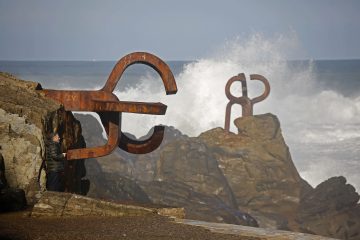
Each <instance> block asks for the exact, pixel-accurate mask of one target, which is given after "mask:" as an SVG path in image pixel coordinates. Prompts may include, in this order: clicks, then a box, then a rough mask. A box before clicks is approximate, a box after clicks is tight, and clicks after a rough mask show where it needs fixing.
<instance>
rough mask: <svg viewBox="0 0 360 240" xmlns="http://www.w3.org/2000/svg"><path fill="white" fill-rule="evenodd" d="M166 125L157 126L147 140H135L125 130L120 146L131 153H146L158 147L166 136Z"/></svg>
mask: <svg viewBox="0 0 360 240" xmlns="http://www.w3.org/2000/svg"><path fill="white" fill-rule="evenodd" d="M164 132H165V127H164V126H155V127H154V132H153V134H152V135H151V136H150V137H149V138H148V139H146V140H141V141H139V140H133V139H131V138H128V137H127V136H126V135H125V134H124V133H123V132H121V134H120V141H119V147H120V148H121V149H122V150H124V151H126V152H129V153H135V154H145V153H149V152H152V151H154V150H155V149H156V148H158V147H159V146H160V144H161V142H162V140H163V138H164Z"/></svg>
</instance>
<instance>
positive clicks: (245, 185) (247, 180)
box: [83, 114, 360, 239]
mask: <svg viewBox="0 0 360 240" xmlns="http://www.w3.org/2000/svg"><path fill="white" fill-rule="evenodd" d="M83 117H84V119H83V121H85V122H90V121H91V120H86V118H89V116H83ZM94 124H95V122H94ZM235 124H236V126H237V128H238V133H237V134H234V133H226V132H225V131H224V130H223V129H222V128H215V129H211V130H209V131H206V132H204V133H202V134H201V135H200V136H199V137H193V138H190V137H188V136H186V135H183V134H181V133H180V132H179V131H178V130H176V129H174V128H169V127H166V132H165V133H166V134H165V139H164V142H163V143H162V144H161V146H160V147H159V148H158V149H157V150H155V151H154V152H152V153H151V154H146V155H139V156H136V155H131V154H126V153H123V152H121V151H117V152H115V153H114V154H112V155H110V156H107V157H105V158H101V159H96V160H94V162H96V163H98V164H99V165H98V168H97V169H100V170H101V171H102V173H103V174H105V175H107V177H106V180H104V182H106V184H108V185H112V186H113V189H112V190H111V191H110V192H109V194H108V195H107V196H106V198H109V199H115V200H116V199H117V197H118V195H116V194H115V192H116V191H117V190H116V189H117V187H116V184H115V183H116V181H117V179H120V178H123V177H126V178H127V179H128V180H129V181H130V180H132V181H133V182H135V183H136V185H137V186H140V187H141V188H142V190H143V192H145V193H146V194H147V196H148V198H149V199H150V200H151V201H152V202H153V203H157V204H164V205H169V206H178V207H184V208H185V217H186V218H188V219H195V220H204V221H210V222H220V223H221V222H222V223H233V224H242V225H252V226H255V225H257V224H258V225H260V227H267V228H272V229H286V230H292V231H300V232H305V233H313V234H321V235H324V236H330V237H335V238H342V239H360V237H359V236H360V235H359V230H358V229H360V228H359V227H358V226H359V223H360V215H359V204H358V203H357V202H358V198H359V195H358V194H357V193H356V192H355V190H354V188H353V187H352V186H350V185H346V184H345V182H346V180H345V179H344V178H342V177H340V178H332V179H329V180H328V181H327V182H324V183H323V184H322V185H319V186H318V187H317V188H315V189H313V188H312V187H311V186H310V185H309V184H308V183H307V182H306V181H304V180H303V179H302V178H301V177H300V176H299V173H298V172H297V170H296V168H295V166H294V164H293V162H292V159H291V155H290V152H289V149H288V147H287V145H286V143H285V141H284V139H283V137H282V134H281V129H280V123H279V120H278V119H277V118H276V116H274V115H272V114H264V115H258V116H252V117H244V118H239V119H237V120H236V121H235ZM84 128H85V130H84V136H85V138H86V139H87V138H88V137H87V136H92V137H94V135H93V134H92V133H91V131H92V130H93V129H95V127H94V125H92V126H91V130H89V129H88V128H86V127H84ZM89 131H90V132H89ZM97 136H101V129H100V130H99V131H98V132H97ZM97 141H99V140H97ZM89 144H92V143H90V142H89ZM87 164H90V161H87ZM88 171H89V174H91V173H90V172H91V171H92V170H91V169H90V168H89V169H88ZM100 175H101V174H98V175H97V176H100ZM93 176H95V175H93ZM103 179H105V178H103ZM90 180H92V178H90ZM102 182H103V181H102ZM104 182H103V183H104ZM130 185H131V184H130ZM90 189H91V188H90ZM118 191H119V192H121V191H123V188H119V190H118ZM92 194H93V196H94V197H96V194H98V193H97V191H93V192H92ZM246 213H248V214H246ZM254 219H255V220H254Z"/></svg>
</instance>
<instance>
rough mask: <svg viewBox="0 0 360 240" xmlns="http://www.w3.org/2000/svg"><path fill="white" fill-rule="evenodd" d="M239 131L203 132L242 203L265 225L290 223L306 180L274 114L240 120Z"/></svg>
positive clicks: (203, 136) (243, 207)
mask: <svg viewBox="0 0 360 240" xmlns="http://www.w3.org/2000/svg"><path fill="white" fill-rule="evenodd" d="M235 125H236V126H237V128H238V131H239V132H238V134H232V133H230V134H228V133H226V132H225V131H224V130H223V129H222V128H216V129H213V130H210V131H207V132H205V133H203V134H201V135H200V136H199V138H200V139H202V140H203V141H205V142H206V144H207V145H208V146H209V151H210V152H212V153H213V154H214V155H215V158H216V159H217V161H218V164H219V166H220V168H221V169H222V172H223V174H224V175H225V177H226V179H228V182H229V184H230V186H231V189H232V191H233V192H234V195H235V197H236V200H237V203H238V207H239V208H240V209H246V210H247V211H248V212H249V213H250V214H251V215H253V216H256V219H257V220H258V222H259V224H260V226H263V227H274V226H276V228H280V229H288V228H289V227H290V226H289V225H291V224H292V222H293V220H294V219H293V218H292V216H291V213H292V212H293V211H294V209H296V208H297V206H298V204H299V201H300V191H301V181H302V179H301V178H300V176H299V174H298V172H297V170H296V168H295V166H294V164H293V162H292V159H291V156H290V152H289V149H288V147H287V145H286V144H285V142H284V139H283V137H282V134H281V129H280V123H279V121H278V119H277V118H276V117H275V116H274V115H272V114H265V115H259V116H251V117H243V118H238V119H236V120H235Z"/></svg>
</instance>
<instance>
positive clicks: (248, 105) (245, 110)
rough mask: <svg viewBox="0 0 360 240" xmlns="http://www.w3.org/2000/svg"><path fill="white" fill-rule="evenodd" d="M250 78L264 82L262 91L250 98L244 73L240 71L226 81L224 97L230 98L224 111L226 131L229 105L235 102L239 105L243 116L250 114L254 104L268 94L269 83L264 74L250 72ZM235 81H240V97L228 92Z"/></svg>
mask: <svg viewBox="0 0 360 240" xmlns="http://www.w3.org/2000/svg"><path fill="white" fill-rule="evenodd" d="M250 80H258V81H261V82H262V83H264V85H265V90H264V93H263V94H261V95H260V96H258V97H255V98H252V99H250V98H249V97H248V94H247V85H246V77H245V74H244V73H240V74H238V75H237V76H234V77H232V78H230V79H229V81H228V82H227V83H226V86H225V94H226V97H227V98H228V99H229V100H230V101H229V103H228V104H227V105H226V112H225V130H226V131H227V132H229V131H230V116H231V107H232V105H233V104H235V103H237V104H240V105H241V107H242V116H243V117H245V116H252V115H253V106H254V104H255V103H258V102H261V101H263V100H264V99H265V98H267V97H268V96H269V93H270V84H269V81H268V80H267V79H266V78H265V77H264V76H262V75H259V74H251V75H250ZM236 81H239V82H241V88H242V96H241V97H235V96H234V95H232V94H231V92H230V87H231V84H233V82H236Z"/></svg>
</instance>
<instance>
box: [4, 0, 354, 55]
mask: <svg viewBox="0 0 360 240" xmlns="http://www.w3.org/2000/svg"><path fill="white" fill-rule="evenodd" d="M291 32H292V33H295V34H296V36H297V38H298V41H299V43H300V45H301V47H302V49H303V52H302V53H299V54H298V56H295V58H314V59H349V58H351V59H353V58H360V46H359V44H360V1H359V0H353V1H350V0H301V1H300V0H262V1H261V0H248V1H241V0H221V1H220V0H218V1H215V0H176V1H174V0H99V1H95V0H82V1H80V0H79V1H75V0H62V1H59V0H31V1H29V0H22V1H21V0H0V60H92V59H97V60H115V59H119V57H122V56H123V55H125V54H127V53H129V52H133V51H148V52H152V53H155V54H157V55H159V56H161V57H162V58H163V59H165V60H193V59H199V58H202V57H204V56H206V55H207V54H209V53H211V52H212V51H214V49H216V48H219V47H221V45H223V44H224V43H225V42H226V41H228V40H231V39H234V38H236V37H240V38H246V37H248V36H249V35H251V34H254V33H261V34H263V35H264V36H265V37H269V38H271V37H274V36H276V35H279V34H285V35H286V34H289V33H291Z"/></svg>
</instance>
